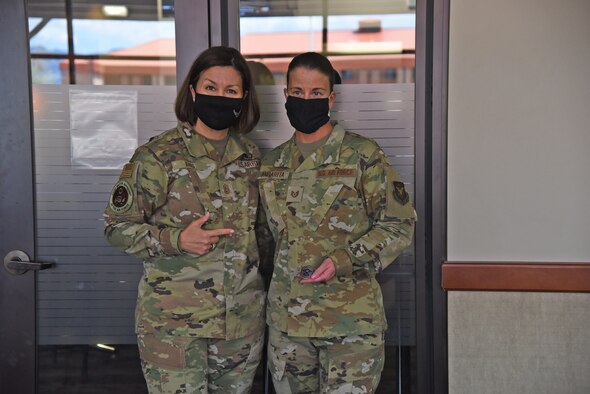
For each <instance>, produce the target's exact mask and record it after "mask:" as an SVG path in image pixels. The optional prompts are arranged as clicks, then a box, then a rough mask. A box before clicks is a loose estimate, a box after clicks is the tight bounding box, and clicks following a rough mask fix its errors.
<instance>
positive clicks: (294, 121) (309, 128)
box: [285, 96, 330, 134]
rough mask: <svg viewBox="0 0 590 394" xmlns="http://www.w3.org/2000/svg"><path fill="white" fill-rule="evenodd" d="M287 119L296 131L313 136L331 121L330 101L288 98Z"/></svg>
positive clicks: (326, 99)
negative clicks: (312, 134)
mask: <svg viewBox="0 0 590 394" xmlns="http://www.w3.org/2000/svg"><path fill="white" fill-rule="evenodd" d="M285 108H286V109H287V117H288V118H289V122H290V123H291V126H293V127H295V130H297V131H301V132H302V133H305V134H311V133H313V132H315V131H316V130H317V129H319V128H320V127H322V126H323V125H325V124H326V123H328V122H329V121H330V100H329V99H328V98H321V99H309V100H306V99H302V98H298V97H293V96H287V102H286V103H285Z"/></svg>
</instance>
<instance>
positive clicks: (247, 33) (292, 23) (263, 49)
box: [240, 1, 415, 84]
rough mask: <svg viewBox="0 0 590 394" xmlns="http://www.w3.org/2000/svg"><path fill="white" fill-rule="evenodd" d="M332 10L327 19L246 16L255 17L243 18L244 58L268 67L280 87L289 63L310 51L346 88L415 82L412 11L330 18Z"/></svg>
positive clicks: (250, 13)
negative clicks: (329, 64)
mask: <svg viewBox="0 0 590 394" xmlns="http://www.w3.org/2000/svg"><path fill="white" fill-rule="evenodd" d="M243 3H247V4H248V7H250V8H252V5H251V4H250V2H244V1H242V3H241V4H243ZM332 4H334V2H329V5H330V7H331V5H332ZM269 7H270V6H269ZM330 7H328V8H327V13H326V14H324V15H307V16H301V15H298V16H296V15H286V16H268V15H273V13H272V7H270V8H269V10H267V13H263V12H261V11H260V9H259V8H258V9H256V10H257V12H254V11H248V12H245V11H243V12H242V14H243V15H255V16H243V17H242V18H241V19H240V48H241V51H242V53H243V54H244V55H245V56H246V57H247V58H249V59H252V60H258V61H260V62H262V63H264V64H265V65H266V66H267V67H268V68H269V70H270V71H271V72H272V74H273V77H274V79H275V81H276V83H279V84H284V82H285V72H286V69H287V65H288V63H289V61H290V60H291V58H292V57H293V56H294V55H296V54H299V53H302V52H307V51H315V52H321V53H324V54H326V55H327V56H328V57H329V58H330V61H331V62H332V64H333V65H334V67H335V68H336V69H337V70H338V72H339V73H340V75H341V77H342V82H343V83H413V82H414V68H415V55H414V53H415V15H414V13H413V12H409V10H408V8H405V9H402V8H400V10H403V11H404V12H405V13H390V14H387V13H383V14H363V15H360V14H359V15H340V14H339V15H331V14H329V12H330V11H331V8H330ZM243 8H244V7H243ZM250 8H248V9H250ZM300 8H301V7H300ZM332 8H336V7H332ZM341 8H342V9H340V11H345V9H344V6H342V7H341ZM320 12H321V7H320ZM260 15H264V16H260Z"/></svg>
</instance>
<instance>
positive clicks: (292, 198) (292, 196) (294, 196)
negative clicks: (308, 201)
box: [286, 186, 303, 202]
mask: <svg viewBox="0 0 590 394" xmlns="http://www.w3.org/2000/svg"><path fill="white" fill-rule="evenodd" d="M302 198H303V186H289V189H288V190H287V199H286V201H287V202H301V201H302Z"/></svg>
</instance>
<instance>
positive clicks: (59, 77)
mask: <svg viewBox="0 0 590 394" xmlns="http://www.w3.org/2000/svg"><path fill="white" fill-rule="evenodd" d="M63 63H64V60H62V59H31V77H32V78H33V83H39V84H53V85H60V84H68V83H70V78H69V75H68V72H67V61H66V64H65V70H62V64H63ZM64 71H65V72H64Z"/></svg>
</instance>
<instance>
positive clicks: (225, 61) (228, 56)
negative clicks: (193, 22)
mask: <svg viewBox="0 0 590 394" xmlns="http://www.w3.org/2000/svg"><path fill="white" fill-rule="evenodd" d="M215 66H231V67H233V68H234V69H235V70H236V71H237V72H238V73H240V75H241V76H242V91H243V92H244V94H246V92H248V94H247V95H246V97H245V98H244V104H243V105H242V113H241V114H240V118H239V119H238V122H237V124H236V129H237V131H238V132H240V133H248V132H250V131H251V130H252V129H253V128H254V126H256V123H258V120H259V119H260V108H259V106H258V98H257V97H256V90H255V88H254V84H253V83H252V76H251V74H250V69H249V68H248V64H247V63H246V59H244V57H243V56H242V55H241V54H240V52H238V51H237V50H236V49H234V48H229V47H211V48H209V49H206V50H204V51H203V52H202V53H201V54H200V55H199V56H198V57H197V58H196V59H195V61H194V62H193V64H192V66H191V68H190V70H189V72H188V74H187V75H186V77H185V79H184V81H183V82H182V85H181V86H180V88H179V89H178V95H177V96H176V103H175V104H174V112H176V117H177V118H178V120H180V121H181V122H188V123H190V124H191V125H194V124H195V122H196V121H197V116H196V115H195V110H194V104H193V97H192V95H191V93H190V90H189V86H192V87H193V88H194V89H195V90H196V89H197V81H198V80H199V78H200V76H201V74H202V73H203V71H205V70H207V69H208V68H211V67H215Z"/></svg>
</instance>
